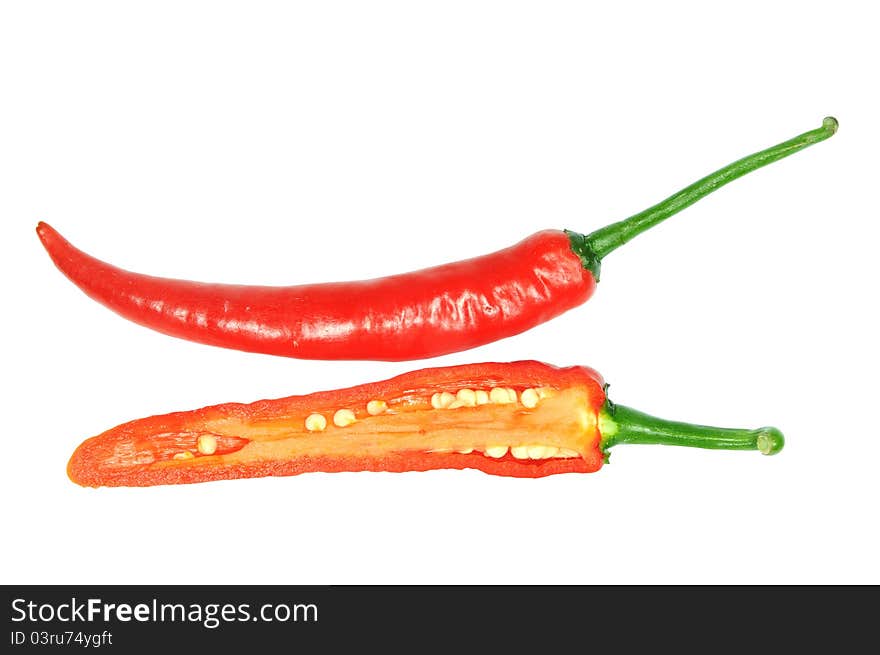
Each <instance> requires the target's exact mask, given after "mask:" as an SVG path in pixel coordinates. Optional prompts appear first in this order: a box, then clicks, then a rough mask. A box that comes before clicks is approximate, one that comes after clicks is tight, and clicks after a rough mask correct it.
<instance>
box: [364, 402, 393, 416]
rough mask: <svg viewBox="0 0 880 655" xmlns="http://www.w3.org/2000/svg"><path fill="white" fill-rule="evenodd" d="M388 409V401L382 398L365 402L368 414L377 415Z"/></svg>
mask: <svg viewBox="0 0 880 655" xmlns="http://www.w3.org/2000/svg"><path fill="white" fill-rule="evenodd" d="M386 409H388V403H386V402H385V401H384V400H371V401H370V402H368V403H367V414H369V415H370V416H378V415H379V414H381V413H382V412H384V411H385V410H386Z"/></svg>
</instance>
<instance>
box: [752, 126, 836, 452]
mask: <svg viewBox="0 0 880 655" xmlns="http://www.w3.org/2000/svg"><path fill="white" fill-rule="evenodd" d="M831 120H834V119H831ZM756 432H757V433H758V439H757V446H758V450H759V451H761V454H762V455H775V454H776V453H778V452H779V451H780V450H782V447H783V446H784V445H785V437H783V436H782V432H780V431H779V430H777V429H776V428H771V427H766V428H759V429H758V430H756Z"/></svg>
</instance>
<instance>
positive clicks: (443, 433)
mask: <svg viewBox="0 0 880 655" xmlns="http://www.w3.org/2000/svg"><path fill="white" fill-rule="evenodd" d="M639 443H642V444H668V445H679V446H692V447H699V448H715V449H726V450H759V451H761V452H763V453H764V454H774V453H776V452H778V451H779V450H780V449H781V448H782V445H783V439H782V435H781V433H780V432H779V431H778V430H776V429H775V428H759V429H757V430H737V429H726V428H713V427H706V426H696V425H690V424H687V423H678V422H672V421H666V420H663V419H658V418H655V417H651V416H648V415H646V414H643V413H641V412H638V411H636V410H633V409H630V408H627V407H624V406H621V405H614V404H612V403H611V402H610V401H608V399H607V398H606V395H605V384H604V382H603V380H602V378H601V376H600V375H599V374H598V373H597V372H596V371H594V370H592V369H590V368H586V367H582V366H573V367H568V368H557V367H554V366H550V365H548V364H543V363H540V362H535V361H523V362H512V363H487V364H470V365H464V366H450V367H442V368H430V369H423V370H420V371H414V372H411V373H406V374H403V375H400V376H397V377H395V378H391V379H389V380H385V381H382V382H376V383H372V384H365V385H359V386H355V387H350V388H347V389H340V390H336V391H324V392H318V393H313V394H309V395H305V396H291V397H288V398H282V399H278V400H264V401H259V402H256V403H251V404H248V405H243V404H237V403H231V404H225V405H216V406H213V407H206V408H203V409H199V410H194V411H188V412H177V413H173V414H166V415H163V416H153V417H149V418H144V419H139V420H136V421H131V422H129V423H125V424H123V425H120V426H118V427H116V428H113V429H111V430H108V431H107V432H104V433H103V434H100V435H98V436H96V437H93V438H91V439H88V440H86V441H85V442H84V443H83V444H82V445H80V446H79V448H77V450H76V451H75V453H74V454H73V456H72V458H71V460H70V463H69V465H68V475H69V476H70V478H71V480H73V481H74V482H76V483H77V484H80V485H83V486H91V487H99V486H151V485H158V484H182V483H194V482H206V481H210V480H222V479H235V478H250V477H264V476H287V475H297V474H301V473H308V472H316V471H322V472H338V471H390V472H405V471H428V470H434V469H476V470H480V471H483V472H485V473H489V474H493V475H502V476H512V477H521V478H538V477H544V476H548V475H554V474H560V473H589V472H593V471H597V470H598V469H599V468H601V466H602V465H603V463H604V462H605V461H606V459H607V455H608V451H609V449H611V448H612V447H614V446H617V445H619V444H639Z"/></svg>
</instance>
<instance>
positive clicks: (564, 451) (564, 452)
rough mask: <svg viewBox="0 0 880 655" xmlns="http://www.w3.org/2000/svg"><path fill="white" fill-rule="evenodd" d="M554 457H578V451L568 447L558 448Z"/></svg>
mask: <svg viewBox="0 0 880 655" xmlns="http://www.w3.org/2000/svg"><path fill="white" fill-rule="evenodd" d="M556 457H580V453H578V451H576V450H571V449H570V448H560V449H559V452H558V453H557V454H556Z"/></svg>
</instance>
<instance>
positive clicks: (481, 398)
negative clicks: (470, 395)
mask: <svg viewBox="0 0 880 655" xmlns="http://www.w3.org/2000/svg"><path fill="white" fill-rule="evenodd" d="M474 394H475V396H476V402H477V404H478V405H486V404H487V403H488V402H489V394H488V393H486V392H485V391H483V390H482V389H477V390H476V391H475V392H474Z"/></svg>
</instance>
